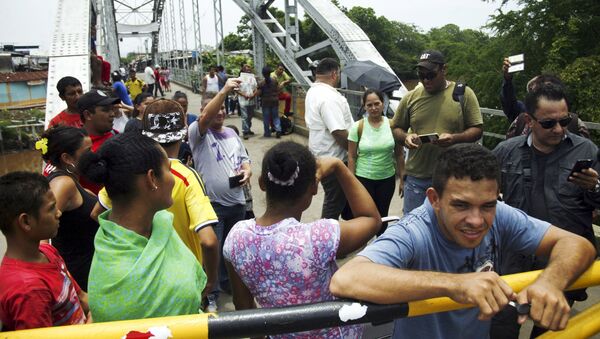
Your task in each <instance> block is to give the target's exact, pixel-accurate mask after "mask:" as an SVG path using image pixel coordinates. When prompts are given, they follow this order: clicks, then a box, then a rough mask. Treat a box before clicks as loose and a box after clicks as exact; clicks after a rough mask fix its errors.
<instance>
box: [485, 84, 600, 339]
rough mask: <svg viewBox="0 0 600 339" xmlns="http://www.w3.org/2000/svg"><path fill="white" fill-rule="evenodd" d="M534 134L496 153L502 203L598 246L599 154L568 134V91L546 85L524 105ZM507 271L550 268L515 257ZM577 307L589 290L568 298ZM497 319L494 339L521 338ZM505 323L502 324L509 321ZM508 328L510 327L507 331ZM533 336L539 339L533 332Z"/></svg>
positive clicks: (536, 260)
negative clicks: (586, 163)
mask: <svg viewBox="0 0 600 339" xmlns="http://www.w3.org/2000/svg"><path fill="white" fill-rule="evenodd" d="M525 106H526V109H527V117H526V119H527V125H528V127H529V129H530V132H529V133H528V134H527V135H521V136H517V137H514V138H511V139H509V140H506V141H504V142H502V143H500V144H499V145H498V146H497V147H496V148H495V149H494V154H495V155H496V156H497V158H498V161H499V163H500V166H501V169H502V183H501V187H500V191H501V192H502V198H503V200H504V201H505V202H506V203H507V204H508V205H511V206H513V207H516V208H519V209H521V210H523V211H524V212H525V213H527V214H529V215H530V216H533V217H535V218H538V219H541V220H544V221H547V222H550V223H552V224H553V225H559V226H560V227H561V228H563V229H565V230H567V231H570V232H572V233H575V234H578V235H581V236H582V237H584V238H586V239H588V240H589V241H590V242H591V243H592V244H595V238H594V231H593V229H592V212H593V211H594V209H595V208H597V207H599V206H600V181H599V180H598V171H599V169H600V166H599V165H598V148H597V147H596V145H594V143H593V142H591V141H590V140H588V139H586V138H583V137H580V136H578V135H575V134H573V133H571V132H570V131H568V129H567V126H568V125H569V123H571V121H572V119H573V117H572V116H571V115H570V113H569V110H568V106H567V101H566V96H565V91H564V88H563V86H561V85H559V84H556V83H541V84H539V85H538V86H537V87H536V88H534V89H532V90H531V91H530V92H529V93H527V96H526V99H525ZM583 159H589V160H591V161H592V166H591V167H590V168H586V169H583V170H581V171H576V172H571V171H572V169H573V167H574V165H575V163H576V162H577V161H578V160H583ZM506 263H507V265H505V266H504V267H503V270H502V273H503V274H510V273H516V272H522V271H529V270H532V269H539V268H543V267H545V266H546V261H545V260H540V259H539V258H533V257H521V256H517V255H514V256H513V257H512V258H510V260H508V261H507V262H506ZM566 296H567V299H568V300H569V302H570V303H571V304H572V303H573V302H574V301H576V300H585V299H586V298H587V294H586V293H585V290H578V291H573V292H569V293H567V294H566ZM511 316H512V317H513V318H514V317H516V315H515V314H512V315H509V314H505V317H506V318H507V319H504V320H503V319H496V321H495V322H494V325H493V326H492V333H491V334H492V338H494V337H495V335H496V334H497V335H498V336H497V337H498V338H500V337H502V338H507V337H510V336H509V335H508V333H510V331H512V333H513V334H514V337H515V338H516V337H518V327H517V328H516V329H514V328H513V329H511V330H509V328H510V327H511V325H512V324H514V322H513V321H512V320H511V319H510V317H511ZM505 317H502V318H505ZM507 326H508V327H507ZM534 333H536V334H539V332H536V330H535V329H534Z"/></svg>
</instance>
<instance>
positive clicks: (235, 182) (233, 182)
mask: <svg viewBox="0 0 600 339" xmlns="http://www.w3.org/2000/svg"><path fill="white" fill-rule="evenodd" d="M243 177H244V175H243V174H238V175H234V176H233V177H229V188H235V187H238V186H241V185H242V184H241V183H240V180H242V178H243Z"/></svg>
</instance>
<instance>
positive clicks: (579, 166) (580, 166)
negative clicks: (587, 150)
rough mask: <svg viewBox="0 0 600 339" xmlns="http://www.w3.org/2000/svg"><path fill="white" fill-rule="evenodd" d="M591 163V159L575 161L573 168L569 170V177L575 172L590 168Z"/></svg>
mask: <svg viewBox="0 0 600 339" xmlns="http://www.w3.org/2000/svg"><path fill="white" fill-rule="evenodd" d="M592 163H593V161H592V159H580V160H577V162H576V163H575V165H574V166H573V169H571V173H569V176H572V175H573V173H575V172H581V171H583V170H584V169H586V168H590V167H592Z"/></svg>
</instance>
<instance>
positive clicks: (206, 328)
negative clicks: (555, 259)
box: [2, 261, 600, 339]
mask: <svg viewBox="0 0 600 339" xmlns="http://www.w3.org/2000/svg"><path fill="white" fill-rule="evenodd" d="M541 272H542V271H541V270H538V271H531V272H525V273H518V274H512V275H506V276H503V277H502V279H504V280H505V281H506V283H507V284H508V285H509V286H511V288H512V289H513V290H514V291H515V292H520V291H521V290H523V289H524V288H525V287H527V286H528V285H530V284H531V283H533V282H534V281H535V279H537V278H538V276H539V275H540V273H541ZM595 285H600V262H599V261H597V262H595V263H594V264H593V265H592V267H590V268H589V269H588V270H587V271H586V272H585V273H584V274H583V275H582V276H581V277H579V279H577V281H575V282H574V283H573V284H572V285H571V286H570V287H569V288H568V289H569V290H572V289H579V288H584V287H590V286H595ZM470 307H474V305H466V304H459V303H456V302H455V301H453V300H451V299H450V298H447V297H442V298H432V299H426V300H419V301H411V302H407V303H401V304H392V305H377V304H371V303H366V302H360V301H351V300H336V301H326V302H319V303H314V304H304V305H295V306H287V307H280V308H261V309H255V310H244V311H235V312H223V313H219V314H214V313H209V314H196V315H184V316H177V317H165V318H154V319H139V320H128V321H115V322H107V323H97V324H89V325H74V326H63V327H49V328H41V329H34V330H24V331H14V332H3V333H2V337H3V338H5V339H13V338H30V339H35V338H40V339H41V338H44V339H46V338H55V337H56V338H64V339H71V338H86V339H94V338H121V337H125V336H126V335H127V334H128V333H130V332H132V331H138V332H142V333H147V332H151V331H152V329H162V330H163V331H164V330H167V331H170V333H171V334H172V336H173V337H174V338H240V337H254V336H264V335H276V334H283V333H293V332H301V331H309V330H315V329H320V328H328V327H335V326H341V325H350V324H360V323H372V324H373V325H380V324H383V323H386V322H390V321H392V320H394V319H397V318H403V317H416V316H420V315H425V314H432V313H438V312H446V311H453V310H458V309H464V308H470ZM598 307H600V306H598V305H597V306H594V307H593V308H592V311H590V312H587V313H586V312H584V313H586V314H591V316H588V317H585V318H588V319H587V320H586V323H585V326H588V325H587V321H588V320H589V321H591V322H595V323H597V313H592V312H597V310H598ZM572 321H575V322H577V320H576V319H575V318H574V319H573V320H572ZM580 324H582V326H584V322H581V323H580ZM599 327H600V326H597V325H593V327H592V328H591V330H590V331H587V332H585V333H586V334H589V335H592V334H595V333H593V331H596V332H597V331H598V330H599ZM558 333H559V334H560V332H558ZM575 333H576V332H575ZM561 338H572V337H568V336H561Z"/></svg>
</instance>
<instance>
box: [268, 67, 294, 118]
mask: <svg viewBox="0 0 600 339" xmlns="http://www.w3.org/2000/svg"><path fill="white" fill-rule="evenodd" d="M271 77H273V78H275V79H277V83H278V84H279V100H285V108H284V110H283V114H284V115H286V116H287V115H288V114H289V113H290V107H291V104H292V95H291V94H290V91H289V88H288V85H289V84H290V82H292V79H291V78H290V76H289V75H287V73H286V72H285V67H284V66H283V64H279V65H277V69H276V70H275V72H273V73H272V74H271Z"/></svg>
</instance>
